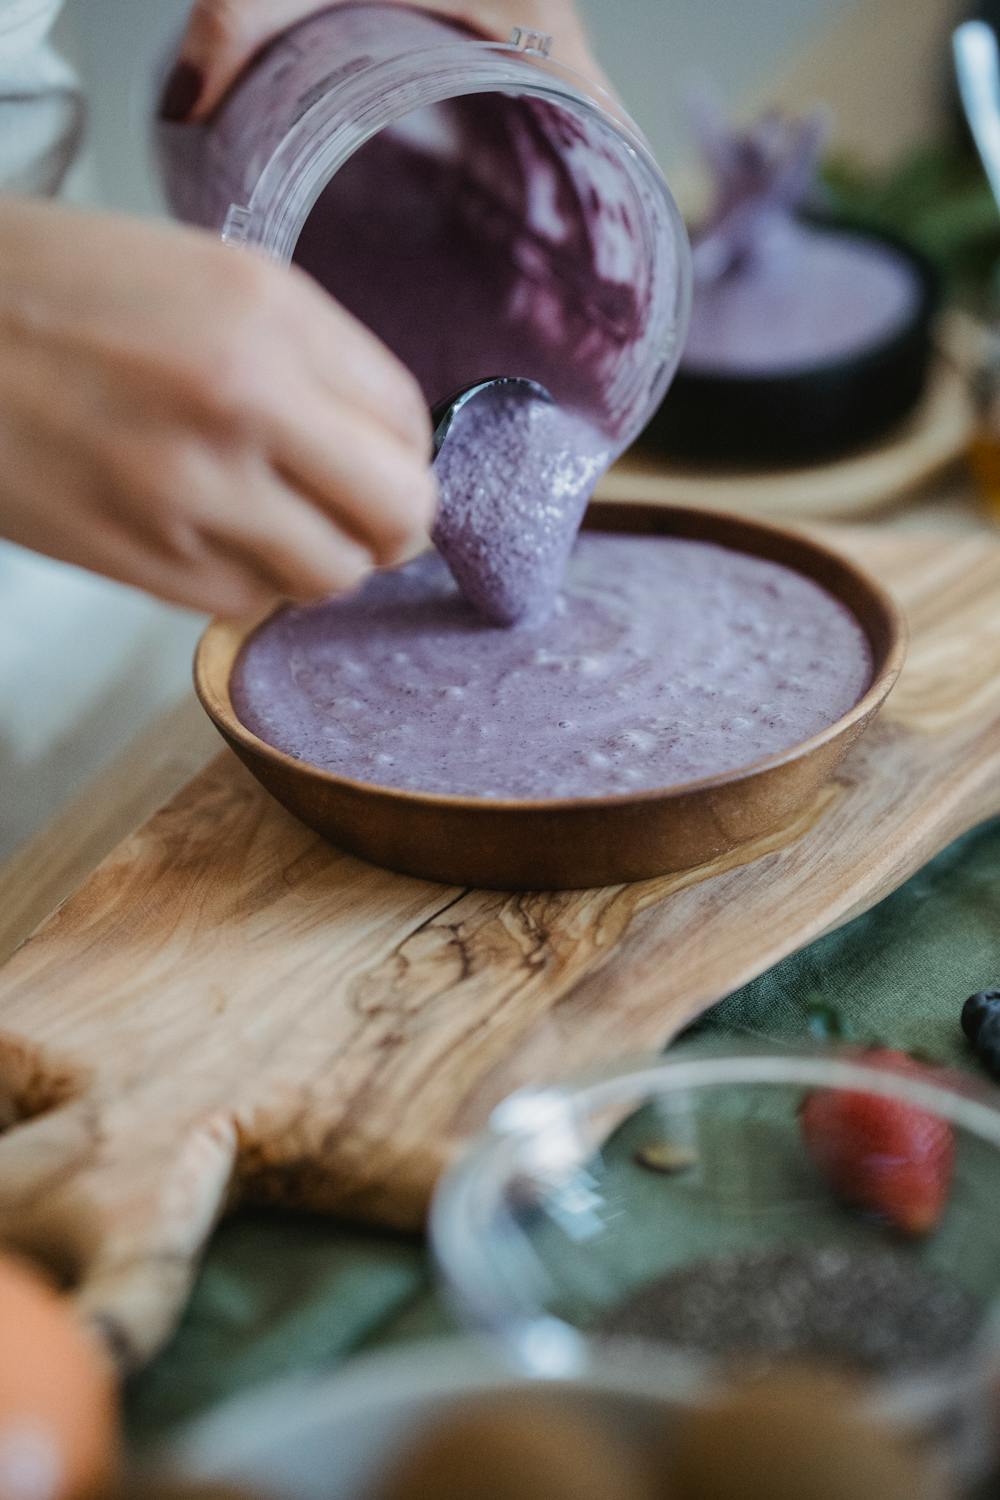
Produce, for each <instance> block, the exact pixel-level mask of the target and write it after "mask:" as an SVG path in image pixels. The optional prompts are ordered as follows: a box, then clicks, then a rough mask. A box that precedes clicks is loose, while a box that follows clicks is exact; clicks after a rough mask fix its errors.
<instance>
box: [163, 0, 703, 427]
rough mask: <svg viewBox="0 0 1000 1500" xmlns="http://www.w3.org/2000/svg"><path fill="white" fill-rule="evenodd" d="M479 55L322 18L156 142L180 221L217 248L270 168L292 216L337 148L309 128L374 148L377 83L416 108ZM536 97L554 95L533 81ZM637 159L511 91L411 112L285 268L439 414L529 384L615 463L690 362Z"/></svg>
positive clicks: (296, 31) (367, 23) (309, 221)
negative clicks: (437, 72) (413, 381)
mask: <svg viewBox="0 0 1000 1500" xmlns="http://www.w3.org/2000/svg"><path fill="white" fill-rule="evenodd" d="M474 46H475V34H474V33H473V32H472V31H471V30H470V29H468V28H467V27H464V26H461V25H460V24H459V23H457V22H451V21H447V20H446V19H444V18H442V17H435V16H433V15H431V14H428V13H426V12H422V11H418V10H415V9H412V8H408V7H406V6H401V5H385V4H351V3H348V4H342V5H338V6H336V7H334V8H332V9H329V10H324V11H321V12H320V13H318V14H317V15H315V16H311V17H309V18H307V19H306V20H304V21H302V22H301V23H300V24H298V25H297V26H294V27H292V28H291V29H290V30H289V31H287V32H285V33H284V34H283V35H281V36H280V37H278V38H277V39H276V40H275V41H274V42H273V43H272V44H270V45H269V46H268V47H266V48H265V49H264V50H263V51H262V52H261V53H260V54H259V55H258V56H257V57H256V58H255V59H254V60H253V61H252V63H251V64H250V66H249V67H248V68H247V70H246V71H245V72H244V74H243V75H242V77H241V78H240V79H239V80H238V81H237V83H236V84H235V85H234V87H233V88H232V90H231V91H230V92H229V94H227V96H226V98H225V99H224V100H223V102H222V104H221V105H220V107H219V108H218V110H217V111H216V112H215V114H214V115H213V116H212V118H211V119H210V120H209V121H207V122H205V123H204V124H199V125H187V124H184V125H171V124H166V125H162V126H161V127H160V130H159V146H160V154H161V160H162V163H163V169H164V178H165V184H166V189H167V195H168V198H169V201H170V204H171V207H172V208H173V210H174V211H175V212H176V213H177V214H178V215H180V216H181V217H182V218H185V219H188V220H191V221H192V222H194V223H198V224H203V225H205V226H208V227H214V228H217V229H218V228H221V227H222V225H223V223H224V221H225V220H226V216H227V213H228V212H229V211H230V209H231V208H232V207H234V206H235V207H236V208H237V210H238V211H243V210H245V209H246V205H248V204H250V203H251V201H253V200H254V198H255V194H256V193H257V190H258V188H259V186H260V183H261V181H262V180H263V178H264V177H268V176H269V174H270V177H273V175H274V164H275V162H277V163H278V164H279V168H280V170H279V171H278V176H279V177H282V183H281V191H280V192H279V191H278V189H277V188H275V189H274V193H273V197H274V200H275V204H276V203H277V200H278V199H279V198H281V199H282V202H284V198H283V197H282V195H283V193H284V192H285V190H286V189H288V186H289V184H290V183H291V182H292V181H293V180H295V174H296V172H297V171H298V170H299V167H298V166H297V165H296V164H297V163H301V162H302V161H304V160H306V159H307V158H309V157H310V153H311V152H314V151H317V150H318V149H319V146H320V145H321V144H322V140H323V139H324V136H323V130H322V129H319V127H317V129H318V130H319V135H318V136H317V137H316V138H315V139H313V138H312V137H310V138H309V141H308V143H306V144H303V142H302V141H301V140H299V139H298V137H295V132H296V130H298V129H299V127H300V123H301V124H303V128H304V122H305V121H306V120H308V119H309V118H310V115H311V113H312V112H313V111H314V110H315V109H317V108H318V109H320V110H321V111H325V110H327V109H329V110H330V111H331V114H332V116H333V117H334V118H333V120H332V121H331V123H329V124H328V126H326V127H323V128H324V129H325V130H326V132H327V137H329V138H332V137H333V136H334V135H335V134H336V133H337V132H338V131H339V132H341V133H343V132H344V131H345V130H349V131H350V133H351V134H352V136H353V135H357V136H358V138H359V141H360V140H361V137H362V136H363V131H362V130H361V129H360V128H359V129H357V130H355V129H354V128H353V127H354V122H356V121H357V120H358V119H359V117H364V116H365V114H366V113H370V112H371V108H372V107H373V104H372V100H370V99H368V96H367V95H366V94H365V88H366V83H365V80H366V78H374V77H376V76H377V77H379V78H381V77H382V76H383V74H382V72H380V71H379V70H380V69H381V70H384V69H385V68H386V67H387V66H391V67H392V68H393V70H394V72H393V78H394V79H395V80H396V82H395V83H394V85H393V87H395V86H396V85H397V84H398V80H399V77H400V76H402V75H404V74H406V75H412V78H411V83H412V93H413V97H414V98H417V97H419V87H418V85H419V84H420V80H421V77H422V76H423V74H424V73H426V71H427V69H429V68H431V67H439V66H441V65H442V64H441V59H442V58H445V57H449V56H451V57H453V59H454V61H453V64H452V66H453V68H454V72H455V80H456V81H455V88H456V90H459V89H460V88H461V83H462V78H463V69H465V68H467V67H468V58H469V57H470V56H473V55H475V53H474ZM464 49H468V56H463V51H464ZM481 51H482V48H481V47H479V52H481ZM525 76H526V79H527V78H531V79H532V81H536V80H538V79H543V78H544V75H543V74H542V73H540V72H536V70H535V69H534V68H533V66H531V65H530V64H526V65H525ZM371 87H372V89H375V85H374V84H372V85H371ZM348 96H349V97H348ZM340 100H343V101H344V102H343V109H344V111H345V114H346V120H345V119H344V118H341V117H340V115H339V114H338V111H339V110H340V108H341V104H340V103H339V102H338V101H340ZM309 128H310V130H311V129H312V126H310V127H309ZM293 137H294V143H293ZM633 155H634V153H631V152H630V151H629V149H628V148H627V147H626V146H625V145H624V144H623V142H622V141H621V140H618V139H617V138H616V137H615V136H614V135H613V133H612V132H611V129H610V121H608V122H605V121H602V119H601V118H600V114H599V110H595V109H593V108H588V107H584V106H582V105H581V107H580V108H579V109H575V110H574V109H573V108H570V107H565V108H564V107H562V106H560V105H557V104H555V103H553V102H550V101H549V100H547V99H543V98H539V97H533V96H529V95H528V94H521V93H519V92H517V90H516V89H514V88H511V87H510V86H505V87H501V86H500V84H499V83H498V84H497V85H495V86H494V88H493V89H492V90H491V89H489V88H485V89H483V91H482V92H474V93H467V94H464V95H460V96H459V97H456V98H449V99H445V100H443V101H442V102H441V103H438V104H433V105H427V106H423V107H414V108H412V109H411V110H410V112H409V113H404V114H402V115H401V117H400V118H399V119H397V120H395V121H394V122H393V123H390V124H388V125H386V126H385V127H384V128H383V129H381V130H380V131H378V132H377V133H376V134H374V135H373V136H371V138H370V139H368V140H366V141H362V142H361V143H360V144H359V146H358V149H357V150H356V151H355V152H354V154H353V155H351V156H349V157H348V159H347V160H345V161H343V162H342V164H340V165H339V167H338V169H337V170H336V171H334V172H333V174H332V175H331V176H330V177H329V178H328V180H327V182H326V185H325V186H322V187H321V189H320V190H319V192H318V197H316V198H315V200H313V201H312V205H311V207H309V208H304V209H303V210H302V212H303V214H304V222H303V223H302V224H301V225H300V226H299V227H298V229H297V230H296V234H297V238H294V239H293V240H292V241H291V243H290V244H289V245H286V244H285V243H284V241H283V242H282V251H281V253H282V255H284V254H288V253H291V254H292V255H293V257H294V259H295V261H296V262H297V263H298V264H299V265H300V266H302V267H303V268H304V269H305V270H306V271H308V272H309V274H310V275H311V276H313V277H314V278H315V279H316V280H317V281H318V282H319V283H320V285H321V286H323V287H325V288H326V289H327V290H328V291H329V292H330V293H331V294H332V295H333V296H334V297H336V298H337V299H338V300H339V301H340V302H341V303H343V305H344V306H345V307H347V308H349V309H350V311H351V312H353V313H354V314H355V315H356V316H357V317H359V318H360V319H361V320H362V321H363V322H365V323H366V324H367V325H368V326H369V327H370V328H371V329H373V330H374V332H375V333H376V334H377V335H378V336H379V337H380V338H381V339H382V340H383V341H384V342H385V343H386V344H388V345H389V347H390V348H391V349H393V350H394V352H395V353H396V354H397V355H399V357H400V358H401V359H402V360H403V361H404V362H405V363H406V364H407V365H408V366H409V367H410V369H411V370H412V371H413V372H414V373H415V374H416V376H417V377H418V379H419V380H420V382H421V384H422V386H423V390H424V393H425V395H426V397H427V400H428V403H429V404H431V405H434V404H436V403H437V402H439V401H441V400H443V399H445V398H446V397H448V396H449V395H450V394H451V393H452V392H453V391H455V390H457V389H459V388H460V387H462V386H465V385H469V384H471V383H473V382H474V381H477V380H482V379H486V378H489V377H492V376H494V375H497V374H503V373H507V372H509V373H516V374H518V375H525V376H530V377H531V378H533V379H535V380H537V381H538V382H539V383H540V384H542V385H544V386H545V387H546V389H548V390H549V391H551V392H552V394H553V395H554V396H555V397H556V399H557V400H558V401H559V402H560V403H562V404H564V405H566V406H572V407H574V408H577V409H579V410H582V411H584V412H586V413H587V414H588V415H589V416H590V417H591V418H592V419H593V420H594V421H595V422H596V423H597V424H598V425H600V426H602V427H603V428H605V429H606V430H607V432H608V433H609V434H610V435H611V437H612V438H613V439H614V440H616V441H617V443H618V446H619V447H621V446H623V445H624V443H625V441H626V440H627V439H628V438H629V437H631V436H632V435H634V433H635V431H636V430H637V429H638V427H639V426H640V425H641V421H642V417H643V414H644V413H645V412H646V411H647V410H648V407H649V403H650V400H651V399H652V398H651V391H652V389H653V388H654V387H655V386H656V384H657V382H658V380H659V379H660V373H659V372H661V371H662V370H663V369H665V368H666V366H667V365H668V364H669V363H670V361H671V360H672V358H673V356H674V354H675V352H676V345H677V341H678V338H679V334H680V327H679V323H678V319H679V312H678V308H677V305H676V304H677V297H678V290H679V288H680V286H681V284H682V282H683V279H684V269H683V263H684V259H685V249H684V246H683V244H682V243H681V241H680V238H679V232H678V231H677V230H674V229H671V227H670V226H669V225H668V223H667V220H666V217H665V212H666V211H665V208H664V205H663V204H662V203H661V202H660V200H659V198H658V196H657V193H656V190H655V189H654V187H653V186H652V185H651V183H650V181H649V180H647V177H646V176H645V175H644V174H643V173H642V172H639V171H637V170H636V169H635V167H634V164H633ZM270 177H269V180H270ZM296 213H298V210H297V211H296ZM279 217H280V214H279V213H278V209H277V207H275V206H273V213H272V218H274V219H277V218H279ZM290 217H291V215H290ZM269 222H270V221H269ZM296 222H297V219H296ZM260 232H263V231H260ZM668 346H669V347H668Z"/></svg>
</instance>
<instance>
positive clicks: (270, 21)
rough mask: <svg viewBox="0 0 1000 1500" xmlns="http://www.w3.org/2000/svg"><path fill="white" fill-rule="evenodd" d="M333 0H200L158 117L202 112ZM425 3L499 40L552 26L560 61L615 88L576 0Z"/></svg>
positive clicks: (210, 108)
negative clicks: (268, 48)
mask: <svg viewBox="0 0 1000 1500" xmlns="http://www.w3.org/2000/svg"><path fill="white" fill-rule="evenodd" d="M330 3H331V0H196V3H195V5H194V8H193V9H192V12H191V19H190V21H189V22H188V29H187V32H186V34H185V37H184V40H183V42H182V43H181V51H180V56H179V58H178V60H177V63H176V65H175V66H174V69H173V71H172V73H171V75H170V77H169V78H168V80H167V83H166V87H165V88H164V91H163V97H162V100H161V102H160V116H161V118H162V119H164V120H171V121H181V120H203V119H205V118H206V117H207V116H208V115H210V114H211V113H212V111H213V110H214V109H215V107H216V105H217V104H218V103H219V101H220V100H221V99H222V97H223V95H224V94H225V93H226V91H227V90H228V89H229V88H230V87H231V85H232V84H233V83H234V82H235V80H236V78H237V77H238V76H239V74H240V72H241V71H242V69H243V68H244V67H245V66H246V64H247V63H248V62H249V61H250V59H251V58H252V57H253V56H254V54H255V53H256V52H258V51H259V50H260V49H261V47H263V46H264V45H265V44H266V43H267V42H269V41H270V40H271V39H272V38H273V37H276V36H278V35H279V33H280V32H282V31H285V30H286V29H287V28H288V27H289V26H294V25H295V23H296V22H297V21H301V20H304V19H305V17H306V16H310V15H313V14H314V13H315V12H316V11H319V10H322V9H325V8H327V7H328V6H329V5H330ZM332 3H334V4H336V3H338V0H332ZM424 8H426V9H433V10H436V11H438V12H440V13H442V14H445V15H451V16H453V17H454V18H455V19H456V20H460V21H462V22H464V23H465V24H466V25H468V26H470V27H471V28H472V29H473V30H474V31H478V32H480V33H485V34H486V35H488V36H493V37H495V38H496V39H497V41H506V40H507V38H508V37H509V36H510V33H511V28H512V25H514V24H517V25H519V26H526V27H534V28H535V29H537V30H539V31H544V32H551V33H552V34H553V36H554V39H555V45H554V52H553V55H554V56H555V57H557V58H558V59H559V61H560V62H563V63H565V64H566V65H567V66H568V67H570V68H574V69H575V70H576V71H577V72H579V73H582V74H583V75H584V76H586V77H589V78H591V79H593V80H594V81H595V82H596V83H598V84H600V85H601V86H602V87H604V88H610V84H609V83H608V80H607V78H606V76H605V74H604V73H603V71H602V70H601V68H600V66H599V64H598V63H597V61H596V59H595V58H594V54H593V52H592V51H591V48H590V45H589V43H588V40H587V37H586V33H585V31H584V28H583V26H582V24H581V21H580V18H579V16H578V14H577V12H576V8H575V6H574V5H573V4H572V3H571V0H436V3H435V4H433V5H431V4H430V3H428V4H427V5H426V6H425V7H424Z"/></svg>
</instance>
